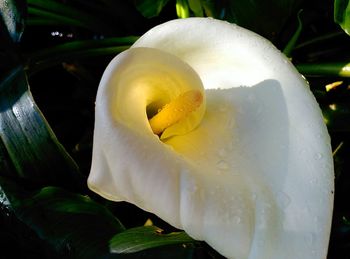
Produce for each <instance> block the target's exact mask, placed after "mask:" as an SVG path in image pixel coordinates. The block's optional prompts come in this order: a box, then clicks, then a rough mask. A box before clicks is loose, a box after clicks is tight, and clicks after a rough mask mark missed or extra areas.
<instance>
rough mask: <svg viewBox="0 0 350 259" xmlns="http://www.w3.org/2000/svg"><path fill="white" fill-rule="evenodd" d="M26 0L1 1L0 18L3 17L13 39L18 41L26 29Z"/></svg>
mask: <svg viewBox="0 0 350 259" xmlns="http://www.w3.org/2000/svg"><path fill="white" fill-rule="evenodd" d="M25 12H26V2H25V1H24V0H5V1H0V19H1V18H2V20H3V23H4V24H5V28H7V30H8V32H9V34H10V36H11V38H12V40H13V41H14V42H18V41H19V40H20V38H21V35H22V33H23V29H24V15H25Z"/></svg>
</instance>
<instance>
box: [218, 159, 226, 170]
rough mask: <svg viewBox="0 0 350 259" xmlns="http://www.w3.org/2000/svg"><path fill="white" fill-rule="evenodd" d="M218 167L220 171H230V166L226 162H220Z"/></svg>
mask: <svg viewBox="0 0 350 259" xmlns="http://www.w3.org/2000/svg"><path fill="white" fill-rule="evenodd" d="M216 167H217V169H220V170H227V169H229V164H228V163H227V162H226V161H225V160H220V161H219V162H217V163H216Z"/></svg>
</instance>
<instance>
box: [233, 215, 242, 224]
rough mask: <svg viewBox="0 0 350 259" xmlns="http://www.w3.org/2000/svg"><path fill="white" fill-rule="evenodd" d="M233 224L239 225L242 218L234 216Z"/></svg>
mask: <svg viewBox="0 0 350 259" xmlns="http://www.w3.org/2000/svg"><path fill="white" fill-rule="evenodd" d="M233 222H235V223H236V224H237V225H238V224H240V223H241V217H239V216H234V217H233Z"/></svg>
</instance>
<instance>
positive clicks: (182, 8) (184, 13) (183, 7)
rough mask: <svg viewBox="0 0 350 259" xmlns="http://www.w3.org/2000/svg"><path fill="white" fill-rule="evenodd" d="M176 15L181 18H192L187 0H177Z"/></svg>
mask: <svg viewBox="0 0 350 259" xmlns="http://www.w3.org/2000/svg"><path fill="white" fill-rule="evenodd" d="M176 14H177V17H179V18H188V17H190V10H189V8H188V3H187V0H176Z"/></svg>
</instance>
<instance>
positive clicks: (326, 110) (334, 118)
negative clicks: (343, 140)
mask: <svg viewBox="0 0 350 259" xmlns="http://www.w3.org/2000/svg"><path fill="white" fill-rule="evenodd" d="M322 113H323V117H324V120H325V122H326V125H327V127H328V130H329V131H332V132H349V131H350V105H349V104H347V103H335V104H331V105H328V106H326V107H323V108H322Z"/></svg>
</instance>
